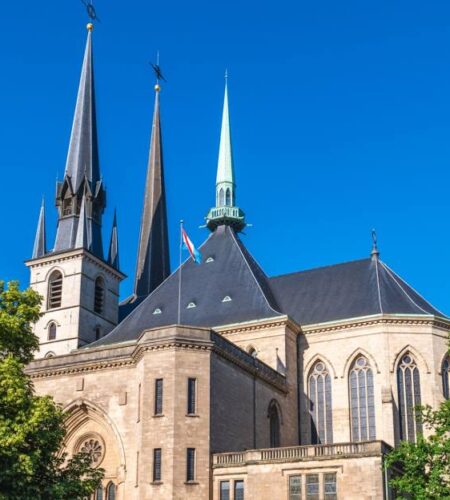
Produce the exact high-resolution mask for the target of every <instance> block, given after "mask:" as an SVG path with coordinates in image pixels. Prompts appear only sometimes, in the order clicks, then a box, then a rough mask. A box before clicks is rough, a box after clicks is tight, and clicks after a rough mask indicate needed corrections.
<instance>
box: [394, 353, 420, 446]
mask: <svg viewBox="0 0 450 500" xmlns="http://www.w3.org/2000/svg"><path fill="white" fill-rule="evenodd" d="M397 386H398V415H399V422H400V439H401V440H403V441H410V442H415V440H416V437H417V434H418V433H421V432H422V424H421V423H420V421H418V419H417V413H416V410H415V407H417V406H419V405H420V404H421V398H420V374H419V369H418V368H417V365H416V362H415V360H414V358H413V357H412V356H411V354H409V353H407V354H405V355H404V356H403V357H402V359H401V361H400V364H399V365H398V368H397Z"/></svg>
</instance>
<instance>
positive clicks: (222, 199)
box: [219, 188, 225, 207]
mask: <svg viewBox="0 0 450 500" xmlns="http://www.w3.org/2000/svg"><path fill="white" fill-rule="evenodd" d="M224 204H225V200H224V193H223V189H222V188H220V191H219V207H223V206H224Z"/></svg>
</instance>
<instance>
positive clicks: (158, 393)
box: [155, 378, 163, 415]
mask: <svg viewBox="0 0 450 500" xmlns="http://www.w3.org/2000/svg"><path fill="white" fill-rule="evenodd" d="M162 412H163V379H162V378H157V379H156V380H155V415H162Z"/></svg>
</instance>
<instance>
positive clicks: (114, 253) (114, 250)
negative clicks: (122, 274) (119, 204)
mask: <svg viewBox="0 0 450 500" xmlns="http://www.w3.org/2000/svg"><path fill="white" fill-rule="evenodd" d="M108 264H109V265H110V266H112V267H114V268H115V269H119V267H120V266H119V233H118V231H117V214H116V211H115V210H114V220H113V225H112V229H111V239H110V240H109V252H108Z"/></svg>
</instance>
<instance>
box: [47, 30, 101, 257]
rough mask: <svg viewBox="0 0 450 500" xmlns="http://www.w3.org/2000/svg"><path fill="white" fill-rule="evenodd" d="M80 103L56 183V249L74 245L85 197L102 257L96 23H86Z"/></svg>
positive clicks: (90, 232)
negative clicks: (94, 48) (60, 179)
mask: <svg viewBox="0 0 450 500" xmlns="http://www.w3.org/2000/svg"><path fill="white" fill-rule="evenodd" d="M87 29H88V34H87V41H86V49H85V52H84V59H83V66H82V69H81V78H80V84H79V88H78V96H77V102H76V106H75V114H74V119H73V125H72V133H71V136H70V142H69V149H68V154H67V161H66V168H65V173H64V180H63V182H59V183H58V184H57V195H56V205H57V207H58V212H59V219H58V229H57V233H56V241H55V248H54V250H55V251H64V250H70V249H72V248H75V243H76V239H77V232H78V231H77V228H78V224H79V219H80V209H81V205H82V199H83V197H85V205H86V206H85V210H86V219H87V222H86V231H87V239H88V241H89V242H90V248H89V250H90V251H91V252H92V253H94V254H95V255H96V256H97V257H100V258H103V248H102V238H101V217H102V213H103V211H104V208H105V205H106V195H105V191H104V189H103V184H102V181H101V178H100V167H99V159H98V144H97V123H96V121H97V120H96V110H95V91H94V72H93V55H92V30H93V25H92V24H88V25H87Z"/></svg>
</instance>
